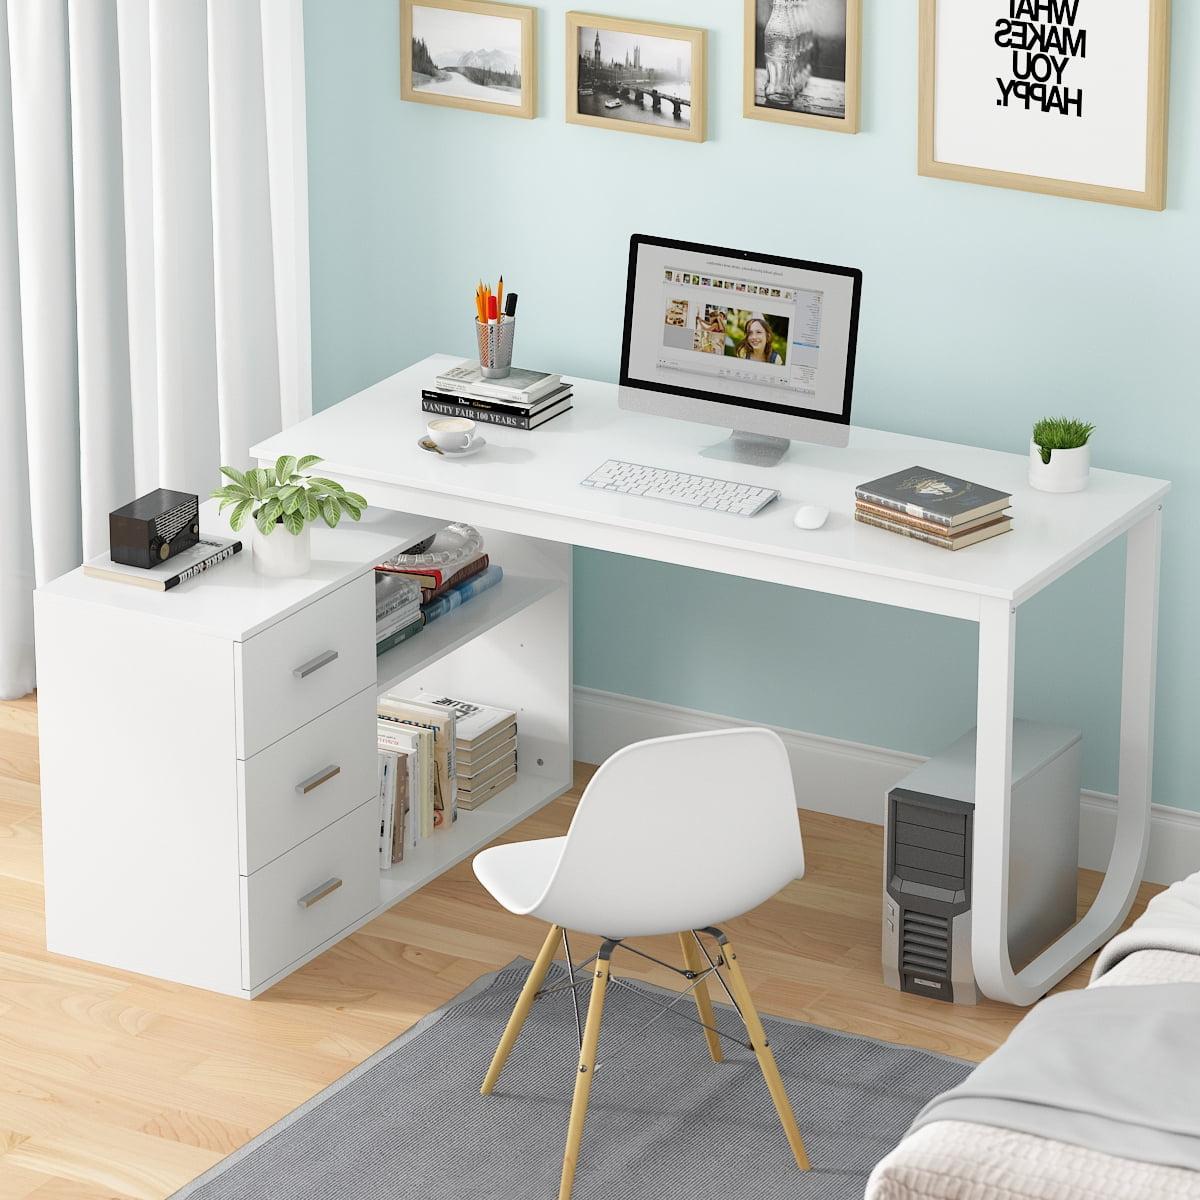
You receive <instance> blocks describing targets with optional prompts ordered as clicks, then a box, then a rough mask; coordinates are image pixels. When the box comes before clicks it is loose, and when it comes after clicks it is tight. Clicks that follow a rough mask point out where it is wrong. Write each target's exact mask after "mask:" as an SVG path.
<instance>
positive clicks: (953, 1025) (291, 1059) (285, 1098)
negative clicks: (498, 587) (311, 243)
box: [0, 698, 1158, 1200]
mask: <svg viewBox="0 0 1200 1200" xmlns="http://www.w3.org/2000/svg"><path fill="white" fill-rule="evenodd" d="M588 772H589V769H588V768H584V767H581V768H580V770H579V775H578V779H577V783H578V784H582V783H583V782H586V778H587V775H588ZM576 799H577V792H573V793H571V794H569V795H568V796H565V797H563V798H562V799H560V800H558V801H556V802H555V803H554V804H552V805H550V806H548V807H547V808H546V809H545V810H543V812H542V813H540V814H538V815H537V816H535V817H533V818H531V819H530V820H528V821H526V822H525V823H524V824H523V825H521V826H520V827H518V828H517V829H516V830H514V831H513V833H512V834H511V837H513V838H518V839H519V838H528V837H545V836H552V835H557V834H560V833H562V832H563V831H564V830H565V829H566V827H567V824H568V822H569V821H570V818H571V813H572V811H573V807H574V803H575V800H576ZM802 824H803V830H804V840H805V848H806V853H807V858H808V863H809V870H808V875H807V876H806V878H805V879H803V880H802V881H800V882H798V883H795V884H793V885H791V886H790V887H788V888H786V889H785V890H784V891H783V892H782V893H780V895H779V896H777V897H776V898H775V899H774V900H772V901H770V902H769V903H768V904H765V905H763V907H762V908H760V909H758V910H756V911H755V912H753V913H751V914H750V915H749V916H746V917H743V918H742V919H741V920H738V921H734V922H731V923H730V924H729V929H730V931H731V933H733V934H734V935H735V936H736V939H737V945H738V948H739V950H740V951H741V960H742V963H743V966H744V969H745V972H746V976H747V979H748V982H749V984H750V986H751V989H752V991H753V993H754V996H755V999H756V1000H757V1002H758V1004H759V1007H760V1010H761V1011H762V1012H764V1013H776V1014H781V1015H784V1016H789V1017H798V1018H801V1019H803V1020H806V1021H812V1022H815V1023H817V1024H820V1025H825V1026H829V1027H831V1028H835V1029H844V1030H850V1031H852V1032H855V1033H863V1034H869V1035H871V1036H873V1037H878V1038H884V1039H886V1040H888V1041H895V1042H904V1043H907V1044H909V1045H913V1046H924V1047H927V1048H929V1049H931V1050H940V1051H943V1052H945V1053H948V1054H953V1055H958V1056H961V1057H963V1058H970V1059H978V1058H981V1057H983V1056H984V1055H986V1054H987V1053H989V1052H990V1051H991V1050H992V1049H993V1048H994V1047H995V1046H996V1045H997V1044H999V1043H1000V1042H1001V1041H1002V1040H1003V1039H1004V1037H1005V1035H1006V1034H1007V1033H1008V1031H1009V1030H1010V1029H1011V1027H1012V1026H1013V1024H1014V1023H1015V1021H1016V1020H1017V1019H1019V1017H1020V1015H1021V1014H1020V1012H1019V1011H1018V1010H1015V1009H1010V1008H1007V1007H1005V1006H1003V1005H998V1004H992V1003H984V1004H980V1005H979V1006H978V1007H976V1008H965V1007H957V1008H956V1007H952V1006H950V1005H946V1004H941V1003H938V1002H935V1001H929V1000H922V999H918V998H915V997H910V996H904V995H900V994H899V993H897V992H894V991H891V990H890V989H888V988H885V987H884V986H883V985H882V983H881V982H880V971H879V920H880V918H879V907H880V901H879V882H880V855H881V852H882V836H881V831H880V830H879V829H878V828H876V827H873V826H869V825H861V824H857V823H855V822H852V821H845V820H840V819H838V818H834V817H827V816H820V815H816V814H812V813H804V814H802ZM41 879H42V872H41V838H40V824H39V810H38V761H37V712H36V705H35V702H34V701H33V699H32V698H27V699H25V700H21V701H15V702H11V703H0V1200H23V1198H25V1197H36V1198H37V1200H52V1198H53V1200H66V1198H67V1197H70V1198H71V1200H97V1198H100V1197H121V1198H126V1197H134V1198H137V1200H159V1198H160V1197H165V1196H167V1195H169V1194H170V1193H171V1192H172V1191H173V1190H174V1189H175V1188H177V1187H179V1186H180V1185H182V1184H183V1183H185V1182H187V1181H188V1180H189V1179H191V1178H193V1177H195V1176H196V1175H198V1174H199V1173H200V1172H201V1171H203V1170H205V1169H206V1168H208V1167H209V1166H211V1165H212V1164H213V1163H214V1162H216V1161H217V1160H219V1159H220V1158H222V1157H224V1155H226V1154H228V1153H229V1152H230V1151H231V1150H233V1149H235V1148H236V1147H237V1146H239V1145H241V1144H242V1143H243V1142H245V1141H246V1140H248V1139H249V1138H250V1137H252V1136H253V1135H254V1134H256V1133H258V1132H259V1131H260V1130H261V1129H263V1128H265V1127H266V1126H268V1125H270V1124H271V1123H272V1122H274V1121H275V1120H277V1119H278V1118H279V1117H282V1116H283V1115H284V1114H285V1113H287V1112H289V1111H291V1110H292V1109H293V1108H295V1107H296V1106H297V1105H299V1104H300V1103H301V1102H302V1101H304V1100H306V1099H307V1098H308V1097H309V1096H311V1095H312V1094H313V1093H314V1092H316V1091H318V1090H319V1089H320V1088H322V1087H324V1086H325V1085H326V1084H328V1083H330V1082H332V1081H333V1080H334V1079H336V1078H337V1077H338V1076H340V1075H342V1074H343V1073H345V1072H346V1071H347V1070H349V1069H350V1068H351V1067H353V1066H354V1065H355V1064H356V1063H358V1062H359V1061H361V1060H362V1059H364V1058H366V1057H367V1056H368V1055H369V1054H371V1053H372V1052H374V1051H375V1050H378V1049H379V1048H380V1047H381V1046H383V1045H385V1044H386V1043H387V1042H388V1041H390V1040H391V1039H392V1038H394V1037H395V1036H396V1035H397V1034H398V1033H400V1032H402V1031H403V1030H404V1029H406V1028H407V1027H408V1026H409V1025H411V1024H412V1023H413V1022H414V1021H416V1020H417V1019H418V1018H420V1017H421V1016H422V1015H424V1014H425V1013H427V1012H429V1011H430V1010H431V1009H433V1008H436V1007H437V1006H439V1005H440V1004H442V1003H444V1002H445V1001H446V1000H448V999H450V998H451V997H452V996H454V995H455V994H456V993H457V992H459V991H460V990H461V989H463V988H464V987H466V986H467V985H468V984H469V983H471V982H472V981H473V980H475V979H477V978H478V977H479V976H480V975H482V974H484V973H485V972H487V971H491V970H493V969H495V968H497V967H500V966H503V965H504V964H506V963H508V962H510V961H511V960H512V959H513V958H515V957H516V956H517V955H525V956H527V957H532V956H533V954H534V953H535V952H536V950H537V948H538V946H539V945H540V943H541V941H542V939H543V937H544V928H543V927H541V926H539V925H537V924H536V923H535V922H532V921H529V920H525V919H522V918H517V917H512V916H510V915H508V914H507V913H505V912H503V911H502V910H500V909H499V908H498V907H497V906H496V904H495V903H494V902H493V901H492V900H491V899H490V898H489V897H488V896H487V895H486V894H485V893H484V891H483V890H482V888H480V887H479V886H478V884H476V882H475V881H474V877H473V876H472V875H471V871H470V866H469V864H466V863H464V864H462V865H461V866H459V867H458V868H456V869H455V870H453V871H450V872H449V873H448V874H446V875H444V876H442V877H441V878H440V879H438V880H437V881H435V882H434V883H432V884H430V885H429V886H428V887H426V888H425V889H424V890H422V891H420V892H418V893H417V894H416V895H415V896H413V897H411V898H410V899H408V900H406V901H405V902H404V903H403V904H401V905H399V906H398V907H396V908H394V909H392V910H391V911H390V912H389V913H387V914H385V915H384V916H382V917H379V918H378V919H377V920H375V921H373V922H372V923H371V924H369V925H367V926H366V927H365V928H363V929H362V930H361V931H360V932H358V933H357V934H355V935H354V936H353V937H351V938H349V939H347V940H346V941H345V942H343V943H342V944H341V945H339V946H338V947H337V948H335V949H333V950H330V951H328V952H327V953H326V954H324V955H322V956H321V957H320V958H319V959H317V960H316V961H315V962H312V963H310V964H309V965H308V966H306V967H305V968H303V969H302V970H300V971H298V972H297V973H296V974H295V975H293V976H291V977H290V978H289V979H287V980H285V981H284V982H283V983H281V984H279V985H278V986H276V987H275V988H273V989H271V990H270V991H269V992H267V993H266V994H265V995H264V996H262V997H261V998H260V999H258V1000H254V1001H250V1002H247V1001H242V1000H234V999H230V998H227V997H222V996H215V995H211V994H209V993H207V992H200V991H196V990H194V989H191V988H186V987H180V986H176V985H174V984H166V983H160V982H157V981H155V980H152V979H146V978H143V977H141V976H135V975H129V974H125V973H123V972H120V971H115V970H109V969H106V968H104V967H97V966H92V965H89V964H87V963H83V962H78V961H75V960H71V959H63V958H58V957H56V956H54V955H50V954H48V953H46V951H45V949H44V946H43V920H42V886H41ZM1096 882H1097V880H1096V877H1095V876H1094V875H1091V874H1089V873H1086V872H1083V873H1081V887H1080V892H1081V900H1083V901H1088V900H1090V898H1091V895H1092V894H1093V892H1094V889H1095V887H1096ZM1156 890H1158V889H1155V888H1151V887H1144V888H1143V890H1142V895H1141V897H1140V899H1139V905H1138V911H1140V908H1141V907H1142V906H1143V905H1144V902H1145V901H1146V900H1147V899H1149V896H1150V895H1151V894H1153V892H1154V891H1156ZM579 941H580V943H581V945H580V949H586V951H587V952H588V953H590V952H591V947H590V946H585V945H584V944H583V943H584V939H579ZM649 948H650V949H654V947H653V946H650V947H649ZM671 950H672V947H671V946H669V945H665V944H664V945H663V946H661V947H659V948H658V953H659V955H660V956H661V957H668V956H670V957H673V955H671V954H670V951H671ZM620 965H621V967H622V969H623V973H626V974H638V975H640V976H642V977H643V978H647V979H651V980H654V979H657V980H658V981H659V982H664V983H668V982H670V979H669V978H667V979H664V978H662V977H661V974H662V973H661V969H660V968H657V967H654V966H653V965H652V964H649V963H645V962H643V961H642V960H640V959H634V958H633V957H632V956H628V955H627V956H625V957H624V960H623V961H622V963H621V964H620ZM1085 979H1086V966H1085V967H1081V968H1080V969H1079V970H1078V971H1076V972H1075V974H1074V975H1073V976H1072V977H1071V979H1070V980H1069V981H1067V984H1065V985H1064V986H1067V985H1071V986H1079V985H1080V984H1082V983H1083V982H1084V980H1085ZM518 1053H519V1050H518Z"/></svg>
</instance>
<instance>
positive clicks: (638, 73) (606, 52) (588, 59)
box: [567, 12, 707, 142]
mask: <svg viewBox="0 0 1200 1200" xmlns="http://www.w3.org/2000/svg"><path fill="white" fill-rule="evenodd" d="M706 38H707V34H706V33H705V31H704V30H703V29H691V28H687V27H685V26H682V25H660V24H656V23H654V22H652V21H626V20H622V19H620V18H615V17H601V16H596V15H593V14H591V13H578V12H569V13H567V120H568V121H570V122H571V123H572V124H575V125H592V126H594V127H595V128H597V129H613V130H621V131H623V132H625V133H648V134H652V135H654V136H655V137H669V138H676V139H678V140H681V141H688V142H702V141H704V127H705V105H706V103H707V86H706V75H705V72H706V69H707V68H706V65H705V58H706V56H705V51H706Z"/></svg>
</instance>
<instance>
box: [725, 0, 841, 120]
mask: <svg viewBox="0 0 1200 1200" xmlns="http://www.w3.org/2000/svg"><path fill="white" fill-rule="evenodd" d="M826 2H827V3H830V2H831V3H832V6H833V7H837V8H839V9H844V10H845V13H844V27H845V41H844V43H843V50H842V53H841V54H840V55H839V54H838V53H837V51H836V48H835V49H834V51H833V54H834V55H835V56H836V57H837V58H840V59H841V66H842V75H843V79H842V80H838V79H836V78H828V77H825V76H823V75H820V76H817V75H815V76H814V78H813V79H812V80H811V81H810V82H809V83H808V84H807V85H806V87H805V91H804V93H802V94H801V96H800V97H798V98H797V100H796V101H794V102H793V105H792V106H791V107H787V106H784V105H778V104H771V103H768V101H767V100H766V97H765V91H764V87H763V86H760V85H765V83H766V77H767V74H768V71H767V66H766V63H765V54H764V53H762V52H761V49H760V43H761V35H760V31H759V26H760V24H761V23H763V22H764V21H765V20H766V19H767V16H768V15H769V13H770V9H771V3H770V0H744V7H745V24H744V35H743V56H744V63H743V68H742V115H743V116H745V117H749V118H750V119H751V120H755V121H778V122H781V123H782V124H785V125H802V126H805V127H806V128H808V129H825V130H828V131H830V132H832V133H858V132H859V129H860V125H859V113H860V110H861V105H862V0H826ZM841 15H842V14H841V13H840V12H838V13H837V14H836V16H839V17H840V16H841ZM818 33H819V31H818ZM826 69H828V68H826ZM839 107H840V109H841V111H840V112H838V108H839Z"/></svg>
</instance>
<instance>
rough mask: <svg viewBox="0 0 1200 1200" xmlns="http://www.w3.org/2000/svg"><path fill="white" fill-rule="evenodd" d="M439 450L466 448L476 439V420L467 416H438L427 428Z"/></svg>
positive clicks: (431, 439)
mask: <svg viewBox="0 0 1200 1200" xmlns="http://www.w3.org/2000/svg"><path fill="white" fill-rule="evenodd" d="M426 432H427V433H428V434H429V440H430V441H431V442H432V443H433V444H434V445H435V446H436V447H437V448H438V449H439V450H449V451H450V452H451V453H453V452H454V451H456V450H466V449H467V447H468V446H470V445H471V443H472V442H473V441H474V440H475V422H474V421H471V420H469V419H468V418H466V417H438V418H437V419H436V420H434V421H430V422H429V425H428V427H427V429H426Z"/></svg>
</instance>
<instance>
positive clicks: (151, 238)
mask: <svg viewBox="0 0 1200 1200" xmlns="http://www.w3.org/2000/svg"><path fill="white" fill-rule="evenodd" d="M301 3H302V0H0V512H3V514H4V519H3V521H2V522H0V697H11V696H20V695H23V694H24V693H25V692H27V691H29V690H30V689H31V688H32V687H33V685H34V682H35V674H34V654H33V648H34V643H33V621H32V591H33V588H34V586H36V585H37V584H39V583H42V582H45V581H47V580H50V579H53V578H55V577H56V576H58V575H60V574H62V573H63V572H65V571H69V570H71V569H72V568H73V567H75V566H77V565H78V564H79V562H80V561H81V558H82V557H85V556H86V557H90V556H92V555H96V554H100V553H102V552H103V551H104V550H105V549H106V547H107V543H108V513H109V511H110V510H111V509H113V508H115V507H117V506H118V505H120V504H122V503H125V502H126V501H128V500H130V499H132V498H133V497H134V496H136V495H140V494H142V493H144V492H147V491H150V490H151V489H153V488H155V487H172V488H177V489H181V490H186V491H193V492H197V493H199V494H200V495H201V496H202V497H203V496H204V495H205V494H206V493H207V492H208V491H209V490H210V489H211V488H212V487H213V486H214V484H215V483H216V482H217V481H218V475H217V467H218V466H219V465H220V463H222V462H235V463H244V462H246V461H247V451H248V448H249V446H250V445H251V444H252V443H253V442H255V441H258V440H260V439H262V438H264V437H267V436H269V435H270V434H272V433H275V432H277V431H278V430H279V429H281V428H283V427H284V426H285V425H288V424H291V423H293V422H295V421H296V420H299V419H301V418H303V417H305V416H307V415H308V414H309V413H310V412H311V411H312V401H311V368H310V365H309V362H308V354H309V345H310V337H309V330H308V314H309V301H308V208H307V177H306V176H307V167H306V162H305V143H304V71H303V61H304V60H303V45H302V39H303V29H302V22H301Z"/></svg>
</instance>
